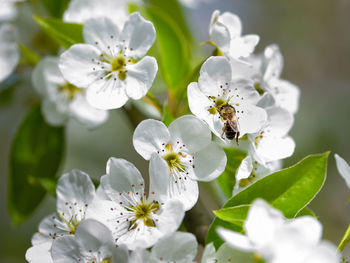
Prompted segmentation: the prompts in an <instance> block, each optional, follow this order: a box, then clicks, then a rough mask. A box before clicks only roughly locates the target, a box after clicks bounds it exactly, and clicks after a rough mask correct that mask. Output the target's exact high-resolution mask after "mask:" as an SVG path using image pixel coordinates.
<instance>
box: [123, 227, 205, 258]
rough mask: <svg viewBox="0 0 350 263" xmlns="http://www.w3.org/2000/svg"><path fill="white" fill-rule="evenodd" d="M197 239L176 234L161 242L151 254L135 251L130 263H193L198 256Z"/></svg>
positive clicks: (185, 234) (184, 234)
mask: <svg viewBox="0 0 350 263" xmlns="http://www.w3.org/2000/svg"><path fill="white" fill-rule="evenodd" d="M197 247H198V243H197V240H196V237H195V236H194V235H193V234H191V233H187V232H175V233H174V234H173V235H171V236H169V237H166V238H163V239H161V240H159V241H158V242H157V243H156V244H155V245H154V247H153V248H152V250H151V252H150V253H147V251H145V250H136V251H133V252H132V254H131V257H130V260H129V263H141V262H142V263H146V262H147V263H167V262H176V263H191V262H193V259H194V258H195V256H196V254H197Z"/></svg>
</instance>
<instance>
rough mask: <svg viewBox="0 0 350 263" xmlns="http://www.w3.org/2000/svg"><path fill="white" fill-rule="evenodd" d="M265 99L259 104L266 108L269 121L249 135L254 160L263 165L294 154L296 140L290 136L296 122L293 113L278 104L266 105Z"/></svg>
mask: <svg viewBox="0 0 350 263" xmlns="http://www.w3.org/2000/svg"><path fill="white" fill-rule="evenodd" d="M267 95H268V96H270V95H269V94H267ZM263 97H267V96H263ZM264 99H265V98H262V99H261V100H260V101H259V103H258V106H261V107H263V108H264V109H265V111H266V113H267V121H266V122H265V124H264V125H263V127H262V128H261V130H260V131H259V132H257V133H255V134H249V135H248V138H249V141H250V151H249V152H250V154H251V155H252V156H253V157H254V160H256V161H258V162H259V163H260V164H262V165H265V164H266V163H268V162H273V161H277V160H281V159H284V158H287V157H289V156H291V155H292V154H293V152H294V149H295V142H294V140H293V139H292V138H291V137H290V136H288V133H289V131H290V129H291V128H292V126H293V123H294V116H293V114H292V113H290V112H289V111H287V110H286V109H283V108H281V107H278V106H266V105H264V104H265V103H264V102H263V101H264Z"/></svg>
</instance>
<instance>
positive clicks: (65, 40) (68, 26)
mask: <svg viewBox="0 0 350 263" xmlns="http://www.w3.org/2000/svg"><path fill="white" fill-rule="evenodd" d="M34 19H35V21H36V22H37V23H38V24H39V25H40V26H41V27H42V29H43V30H44V31H45V32H46V33H47V34H48V35H49V36H50V37H52V38H53V39H54V40H55V41H57V43H58V44H60V45H61V46H63V47H64V48H66V49H67V48H69V47H70V46H71V45H74V44H77V43H84V38H83V25H81V24H76V23H66V22H63V21H62V20H60V19H56V18H42V17H38V16H34Z"/></svg>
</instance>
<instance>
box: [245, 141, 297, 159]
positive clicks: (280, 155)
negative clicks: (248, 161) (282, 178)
mask: <svg viewBox="0 0 350 263" xmlns="http://www.w3.org/2000/svg"><path fill="white" fill-rule="evenodd" d="M252 143H253V144H254V142H252ZM253 147H254V148H255V153H254V155H255V157H256V158H255V159H256V160H257V161H259V162H260V163H263V164H264V163H266V162H272V161H276V160H280V159H284V158H287V157H290V156H291V155H292V154H293V153H294V149H295V142H294V140H293V139H292V137H290V136H286V137H283V138H278V137H269V136H263V137H262V138H261V139H260V140H259V141H258V145H257V146H255V145H254V146H253Z"/></svg>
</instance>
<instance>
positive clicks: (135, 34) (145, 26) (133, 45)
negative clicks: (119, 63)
mask: <svg viewBox="0 0 350 263" xmlns="http://www.w3.org/2000/svg"><path fill="white" fill-rule="evenodd" d="M155 39H156V30H155V28H154V26H153V24H152V22H150V21H147V20H145V19H144V18H143V17H142V16H141V15H140V13H138V12H135V13H132V14H131V15H129V18H128V20H127V21H126V22H125V24H124V28H123V31H122V33H121V40H122V41H123V42H124V43H125V46H126V47H127V48H128V50H127V54H128V56H130V57H132V58H134V59H137V58H141V57H143V56H144V55H146V53H147V51H148V50H149V49H150V48H151V46H152V45H153V43H154V41H155Z"/></svg>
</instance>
